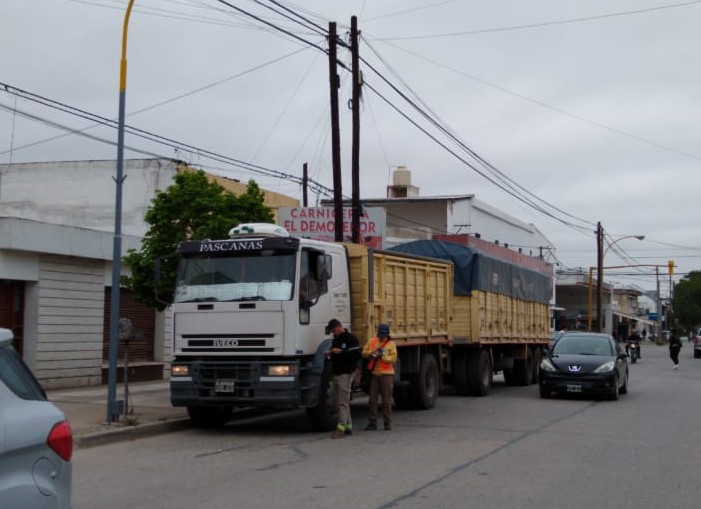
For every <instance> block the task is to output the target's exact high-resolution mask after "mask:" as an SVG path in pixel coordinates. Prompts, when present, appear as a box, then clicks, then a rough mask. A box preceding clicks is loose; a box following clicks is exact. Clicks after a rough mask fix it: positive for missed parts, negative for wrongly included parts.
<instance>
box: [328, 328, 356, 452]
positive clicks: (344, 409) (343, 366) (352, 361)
mask: <svg viewBox="0 0 701 509" xmlns="http://www.w3.org/2000/svg"><path fill="white" fill-rule="evenodd" d="M329 333H330V334H333V341H332V343H331V348H330V349H329V350H327V351H326V357H327V358H328V359H330V360H331V374H332V380H333V392H334V394H335V395H336V408H337V410H338V424H337V426H336V429H335V430H333V433H332V434H331V438H341V437H343V436H344V435H350V434H351V433H353V422H352V421H351V413H350V394H351V381H352V379H353V375H354V373H355V368H356V366H357V365H358V360H359V359H360V342H359V341H358V338H356V337H355V336H354V335H353V334H351V333H350V332H348V330H347V329H346V328H345V327H344V326H343V325H342V324H341V322H339V321H338V320H336V319H335V318H334V319H333V320H331V321H330V322H329V323H328V325H327V326H326V334H329Z"/></svg>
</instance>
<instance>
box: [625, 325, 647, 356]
mask: <svg viewBox="0 0 701 509" xmlns="http://www.w3.org/2000/svg"><path fill="white" fill-rule="evenodd" d="M640 339H641V338H640V333H639V332H638V331H637V330H634V331H633V332H632V333H631V334H630V336H628V341H627V342H626V353H627V354H628V355H630V345H631V344H633V343H635V344H636V345H637V347H638V359H642V358H643V356H642V355H641V350H640Z"/></svg>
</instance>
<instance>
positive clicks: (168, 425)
mask: <svg viewBox="0 0 701 509" xmlns="http://www.w3.org/2000/svg"><path fill="white" fill-rule="evenodd" d="M189 427H190V419H189V417H180V418H175V419H168V420H163V421H160V422H150V423H146V424H138V425H136V426H120V427H115V428H110V429H104V430H100V431H97V432H95V433H88V434H85V435H82V436H81V435H78V436H74V437H73V446H74V447H75V448H76V449H86V448H88V447H94V446H96V445H105V444H110V443H114V442H119V441H123V440H134V439H136V438H142V437H148V436H151V435H157V434H160V433H169V432H172V431H180V430H183V429H186V428H189Z"/></svg>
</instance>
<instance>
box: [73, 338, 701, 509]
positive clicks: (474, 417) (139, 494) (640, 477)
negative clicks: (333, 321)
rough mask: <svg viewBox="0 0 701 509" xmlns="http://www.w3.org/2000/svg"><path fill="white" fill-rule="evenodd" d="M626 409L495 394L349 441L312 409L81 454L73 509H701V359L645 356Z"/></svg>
mask: <svg viewBox="0 0 701 509" xmlns="http://www.w3.org/2000/svg"><path fill="white" fill-rule="evenodd" d="M642 353H643V358H642V360H641V361H639V362H638V363H636V364H635V365H631V377H630V392H629V394H627V395H622V396H621V398H620V399H619V400H618V401H601V400H596V399H587V398H554V399H551V400H542V399H540V398H539V396H538V389H537V386H535V385H533V386H530V387H506V386H504V385H502V384H499V383H497V385H496V386H495V387H494V389H493V391H492V393H491V394H490V395H489V396H488V397H486V398H467V397H466V398H463V397H458V396H454V395H450V394H446V395H443V396H441V398H439V402H438V405H437V406H436V408H434V409H433V410H429V411H406V412H396V413H395V427H394V430H393V431H389V432H385V431H375V432H365V431H362V427H363V426H364V424H365V412H366V409H367V405H366V400H365V399H362V400H357V401H355V402H354V403H353V415H354V420H355V425H356V428H357V429H358V431H356V433H355V434H354V435H353V436H352V437H347V438H343V439H340V440H331V439H330V438H328V434H319V433H313V432H311V431H309V428H308V425H307V422H306V418H305V416H304V413H303V412H299V411H295V412H283V413H276V414H270V415H265V416H260V417H256V418H251V419H247V420H242V421H239V422H233V423H231V424H229V425H228V426H227V427H226V428H223V429H220V430H195V429H188V430H185V431H181V432H176V433H169V434H165V435H159V436H154V437H149V438H143V439H139V440H134V441H131V442H121V443H116V444H111V445H104V446H98V447H92V448H89V449H83V450H78V451H76V453H75V455H74V490H73V502H74V504H75V507H76V509H91V508H100V509H117V508H118V509H123V508H125V507H128V508H131V509H140V508H149V509H158V508H163V509H180V508H183V509H185V508H187V509H191V508H193V507H206V508H209V509H216V508H240V509H258V508H266V509H270V508H276V507H280V508H282V507H285V508H305V509H317V508H338V507H352V508H356V509H362V508H368V509H370V508H372V509H379V508H390V507H391V508H400V509H409V508H412V509H413V508H416V509H424V508H425V509H429V508H430V509H435V508H462V507H468V506H469V507H480V508H482V509H506V508H509V509H510V508H514V509H517V508H518V509H536V508H538V509H543V508H552V509H563V508H568V509H579V508H592V507H597V508H604V509H605V508H621V507H622V508H629V507H630V508H636V509H660V508H689V509H691V508H697V507H701V488H700V487H699V482H700V479H701V454H700V452H699V450H700V449H701V426H700V425H699V424H700V421H701V413H700V412H699V401H701V359H699V360H694V359H693V358H692V355H691V347H690V346H689V345H685V346H684V348H683V350H682V354H681V369H679V370H678V371H675V370H672V364H671V361H670V360H669V359H668V357H667V349H666V348H665V347H660V346H654V345H650V344H649V343H645V344H644V345H643V351H642Z"/></svg>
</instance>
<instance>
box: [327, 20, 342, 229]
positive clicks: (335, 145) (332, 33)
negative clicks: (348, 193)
mask: <svg viewBox="0 0 701 509" xmlns="http://www.w3.org/2000/svg"><path fill="white" fill-rule="evenodd" d="M336 42H337V41H336V23H335V22H333V21H332V22H330V23H329V87H330V93H331V160H332V165H333V209H334V216H335V217H334V223H335V225H336V228H335V233H336V235H335V240H336V242H343V192H342V191H343V189H342V187H343V186H342V180H341V134H340V127H339V120H338V87H339V80H338V72H337V61H336V60H337V59H336Z"/></svg>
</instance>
